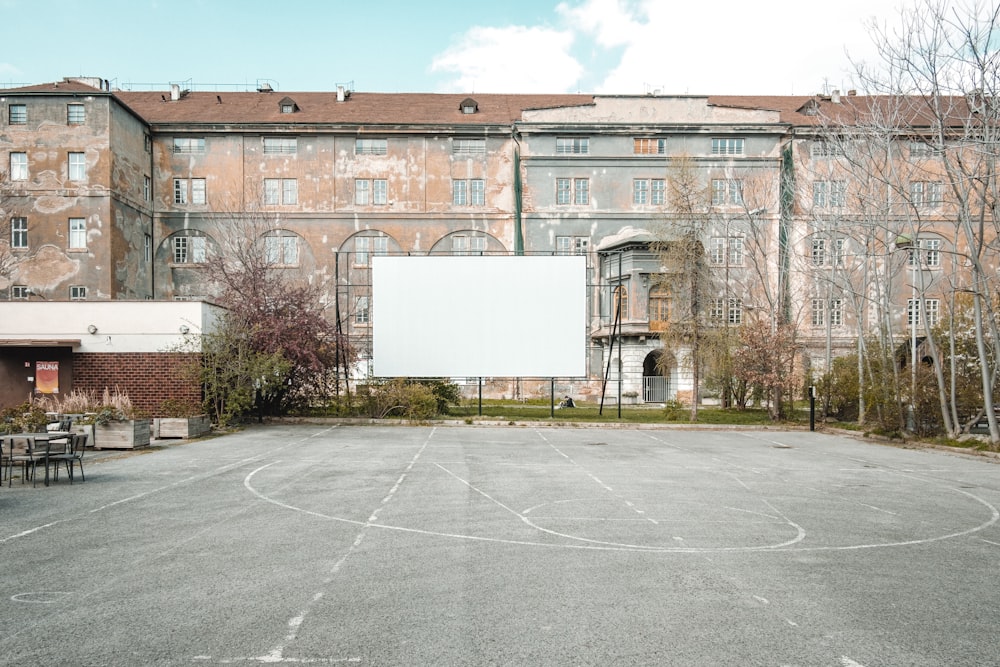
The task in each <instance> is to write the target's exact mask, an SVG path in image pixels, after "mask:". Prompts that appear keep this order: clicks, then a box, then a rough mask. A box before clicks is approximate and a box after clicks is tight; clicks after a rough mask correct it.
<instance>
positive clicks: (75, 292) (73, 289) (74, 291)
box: [69, 285, 87, 301]
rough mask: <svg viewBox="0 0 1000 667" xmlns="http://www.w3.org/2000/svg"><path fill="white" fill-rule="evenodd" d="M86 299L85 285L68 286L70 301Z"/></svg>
mask: <svg viewBox="0 0 1000 667" xmlns="http://www.w3.org/2000/svg"><path fill="white" fill-rule="evenodd" d="M86 299H87V286H86V285H70V287H69V300H70V301H85V300H86Z"/></svg>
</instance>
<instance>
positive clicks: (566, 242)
mask: <svg viewBox="0 0 1000 667" xmlns="http://www.w3.org/2000/svg"><path fill="white" fill-rule="evenodd" d="M589 249H590V239H589V238H588V237H586V236H557V237H556V254H557V255H586V254H587V252H589Z"/></svg>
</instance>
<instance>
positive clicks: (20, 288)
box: [10, 285, 30, 301]
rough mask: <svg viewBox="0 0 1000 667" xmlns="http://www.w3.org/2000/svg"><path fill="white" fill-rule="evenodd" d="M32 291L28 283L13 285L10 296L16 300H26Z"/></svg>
mask: <svg viewBox="0 0 1000 667" xmlns="http://www.w3.org/2000/svg"><path fill="white" fill-rule="evenodd" d="M29 294H30V291H29V290H28V286H27V285H11V286H10V298H11V299H12V300H14V301H26V300H27V299H28V295H29Z"/></svg>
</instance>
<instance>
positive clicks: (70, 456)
mask: <svg viewBox="0 0 1000 667" xmlns="http://www.w3.org/2000/svg"><path fill="white" fill-rule="evenodd" d="M86 449H87V434H86V433H72V434H70V436H69V447H68V448H67V449H66V450H65V451H64V452H62V453H58V454H50V455H49V460H50V461H52V462H53V463H55V472H54V475H53V477H54V479H57V480H58V479H59V463H60V462H63V463H65V464H66V470H68V471H69V483H70V484H72V483H73V464H74V463H78V464H80V480H81V481H84V482H86V481H87V478H86V477H84V475H83V453H84V451H86Z"/></svg>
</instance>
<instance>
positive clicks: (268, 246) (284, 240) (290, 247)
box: [264, 230, 302, 267]
mask: <svg viewBox="0 0 1000 667" xmlns="http://www.w3.org/2000/svg"><path fill="white" fill-rule="evenodd" d="M301 254H302V253H301V252H300V249H299V236H298V235H297V234H293V233H291V232H286V231H283V230H280V231H277V232H273V233H269V234H267V235H266V236H264V256H265V258H266V259H267V262H268V264H270V265H271V266H279V267H296V266H299V258H300V257H301Z"/></svg>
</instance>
